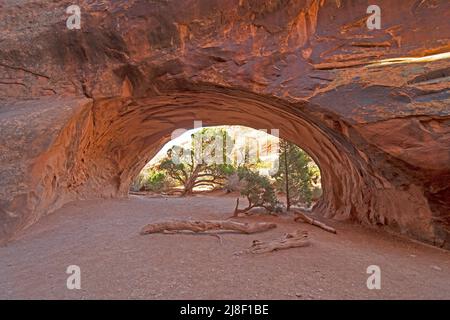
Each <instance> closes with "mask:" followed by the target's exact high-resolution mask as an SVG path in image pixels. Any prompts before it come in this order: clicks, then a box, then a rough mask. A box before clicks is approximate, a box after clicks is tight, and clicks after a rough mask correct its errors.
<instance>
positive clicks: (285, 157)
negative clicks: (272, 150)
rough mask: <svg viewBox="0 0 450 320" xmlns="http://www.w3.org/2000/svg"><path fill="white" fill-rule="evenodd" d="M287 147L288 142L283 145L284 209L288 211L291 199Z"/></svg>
mask: <svg viewBox="0 0 450 320" xmlns="http://www.w3.org/2000/svg"><path fill="white" fill-rule="evenodd" d="M287 149H288V144H287V143H286V144H285V147H284V179H285V181H286V210H287V211H289V210H290V209H291V199H290V195H289V169H288V160H287V156H288V155H287V154H288V152H287Z"/></svg>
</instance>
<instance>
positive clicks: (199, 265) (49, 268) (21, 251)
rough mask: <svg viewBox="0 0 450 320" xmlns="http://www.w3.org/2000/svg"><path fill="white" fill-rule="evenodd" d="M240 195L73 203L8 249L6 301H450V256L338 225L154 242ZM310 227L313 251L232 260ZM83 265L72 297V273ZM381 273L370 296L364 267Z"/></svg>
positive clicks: (0, 288)
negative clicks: (148, 229)
mask: <svg viewBox="0 0 450 320" xmlns="http://www.w3.org/2000/svg"><path fill="white" fill-rule="evenodd" d="M234 201H235V200H234V198H230V197H212V196H205V195H201V196H196V197H189V198H170V199H167V198H146V197H142V196H131V198H130V199H124V200H102V201H85V202H74V203H70V204H68V205H66V206H64V207H63V208H62V209H60V210H59V211H58V212H56V213H54V214H52V215H50V216H48V217H46V218H43V219H42V220H40V221H39V222H38V223H37V224H35V225H34V226H32V227H31V228H30V229H28V230H27V231H26V232H25V233H24V234H22V235H20V237H19V239H18V240H17V241H15V242H12V243H10V244H9V245H8V246H6V247H0V298H1V299H16V298H26V299H28V298H33V299H59V298H62V299H109V298H112V299H142V298H143V299H365V298H369V299H381V298H382V299H399V298H407V299H431V298H436V299H450V253H449V252H446V251H443V250H440V249H436V248H433V247H429V246H426V245H422V244H418V243H415V242H411V241H408V240H406V239H403V238H399V237H396V236H392V235H389V234H386V233H384V232H381V231H376V230H372V229H367V228H364V227H361V226H356V225H349V224H344V223H336V222H330V221H328V223H330V224H332V225H333V226H335V227H336V229H337V230H338V234H337V235H334V234H331V233H327V232H324V231H322V230H321V229H318V228H316V227H313V226H310V225H306V224H301V223H294V222H292V221H290V219H288V218H277V217H250V218H243V219H241V220H259V221H261V220H264V221H269V220H270V221H275V222H277V223H278V224H279V226H278V227H277V228H276V229H273V230H271V231H268V232H265V233H261V234H255V235H241V234H230V233H227V234H223V235H221V237H222V243H220V241H219V240H218V239H217V238H215V237H212V236H208V235H191V234H189V235H184V234H182V235H180V234H177V235H159V234H158V235H146V236H140V235H139V230H140V229H141V227H142V226H144V225H145V224H147V223H149V222H152V221H160V220H163V219H167V218H179V219H184V218H201V219H203V218H204V219H220V218H225V217H228V216H229V215H230V212H231V211H232V210H233V208H234V204H235V202H234ZM299 228H300V229H304V230H308V231H309V234H310V237H311V241H312V245H311V246H310V247H306V248H296V249H289V250H284V251H278V252H274V253H267V254H261V255H250V254H246V255H239V256H237V255H234V253H235V252H237V251H240V250H243V249H245V248H247V247H248V246H250V244H251V242H252V240H254V239H260V240H267V239H273V238H278V237H279V236H281V235H282V234H283V233H285V232H291V231H294V230H297V229H299ZM72 264H75V265H78V266H80V268H81V290H68V289H67V287H66V279H67V277H68V276H69V275H68V274H66V273H65V272H66V268H67V266H69V265H72ZM369 265H378V266H380V268H381V290H368V289H367V287H366V280H367V277H368V276H369V275H368V274H366V268H367V267H368V266H369Z"/></svg>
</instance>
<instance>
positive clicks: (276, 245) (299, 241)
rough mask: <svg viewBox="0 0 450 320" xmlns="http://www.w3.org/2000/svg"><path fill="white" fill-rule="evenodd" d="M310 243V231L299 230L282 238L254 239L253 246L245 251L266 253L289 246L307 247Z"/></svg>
mask: <svg viewBox="0 0 450 320" xmlns="http://www.w3.org/2000/svg"><path fill="white" fill-rule="evenodd" d="M309 245H310V242H309V239H308V232H307V231H301V230H298V231H296V232H293V233H286V234H285V235H284V236H283V237H281V238H280V239H275V240H271V241H259V240H254V241H253V243H252V246H251V247H250V248H248V249H247V250H244V251H243V252H244V253H255V254H256V253H266V252H272V251H277V250H283V249H289V248H299V247H307V246H309ZM238 254H239V253H238Z"/></svg>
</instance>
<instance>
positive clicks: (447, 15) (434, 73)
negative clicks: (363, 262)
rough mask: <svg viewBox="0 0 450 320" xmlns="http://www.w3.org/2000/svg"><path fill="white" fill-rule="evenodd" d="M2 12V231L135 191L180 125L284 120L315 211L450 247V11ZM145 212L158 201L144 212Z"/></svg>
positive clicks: (179, 2) (360, 6)
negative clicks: (316, 196) (308, 160)
mask: <svg viewBox="0 0 450 320" xmlns="http://www.w3.org/2000/svg"><path fill="white" fill-rule="evenodd" d="M377 4H378V5H379V6H380V8H381V14H382V15H381V18H382V20H381V22H382V25H381V30H372V31H369V30H368V29H367V27H366V18H367V14H366V9H367V6H368V4H367V2H366V1H345V0H342V1H341V0H339V1H338V0H329V1H324V0H322V1H314V0H310V1H306V0H291V1H289V0H266V1H263V0H234V1H232V0H186V1H184V0H173V1H172V0H167V1H163V0H160V1H156V0H155V1H151V0H131V1H112V2H111V3H107V2H106V1H80V6H81V13H82V16H81V30H68V29H67V28H66V19H67V17H68V15H67V14H66V13H65V9H66V7H67V6H68V5H69V4H68V3H67V2H65V1H51V2H50V1H49V2H48V3H47V2H42V1H28V2H27V1H6V2H3V3H1V4H0V6H1V10H0V30H2V31H1V34H0V98H1V100H0V130H1V136H0V152H1V154H0V155H1V157H0V223H1V225H0V233H1V237H2V239H7V238H8V237H10V236H11V235H13V234H14V232H15V231H17V230H19V229H22V228H25V227H27V226H29V225H30V224H32V223H34V222H35V221H37V220H38V219H39V218H40V217H41V216H43V215H45V214H48V213H50V212H51V211H53V210H54V209H56V208H58V207H60V206H61V205H62V204H64V203H66V202H68V201H70V200H73V199H89V198H95V197H119V196H126V195H127V191H128V187H129V184H130V181H131V180H132V178H133V177H134V176H135V175H136V174H137V173H138V172H139V170H140V169H141V168H142V166H143V165H144V164H145V163H146V162H147V161H148V160H149V159H150V158H151V157H152V156H153V155H154V154H155V153H156V151H157V150H158V148H160V147H161V146H162V143H163V142H165V141H167V140H168V139H169V136H170V133H171V132H172V130H174V129H177V128H180V127H185V128H191V127H192V125H193V120H202V121H203V123H204V124H205V125H223V124H240V125H246V126H250V127H254V128H257V129H262V128H266V129H270V128H279V129H280V134H281V136H282V137H283V138H286V139H289V140H291V141H293V142H295V143H297V144H298V145H299V146H300V147H302V148H304V149H305V150H306V151H307V152H309V153H310V154H311V155H312V157H313V158H314V159H315V160H316V162H317V163H318V164H319V166H320V168H321V170H322V174H323V181H322V184H323V187H324V195H323V198H322V200H321V201H320V203H319V204H318V205H317V206H316V208H315V210H316V211H317V212H320V213H321V214H323V215H325V216H327V217H334V218H336V219H349V220H354V221H359V222H362V223H366V224H371V225H384V226H388V227H389V228H391V229H393V230H397V231H399V232H402V233H405V234H408V235H409V236H412V237H414V238H417V239H420V240H422V241H426V242H430V243H433V244H435V245H438V246H444V247H447V248H448V247H450V237H449V228H450V226H449V225H450V216H449V213H450V184H449V181H450V107H449V101H450V99H449V91H448V89H449V86H450V85H449V78H450V60H449V52H450V42H449V38H450V3H449V2H448V1H447V0H442V1H438V0H429V1H418V0H417V1H411V0H407V1H387V0H384V1H377ZM149 209H151V208H149Z"/></svg>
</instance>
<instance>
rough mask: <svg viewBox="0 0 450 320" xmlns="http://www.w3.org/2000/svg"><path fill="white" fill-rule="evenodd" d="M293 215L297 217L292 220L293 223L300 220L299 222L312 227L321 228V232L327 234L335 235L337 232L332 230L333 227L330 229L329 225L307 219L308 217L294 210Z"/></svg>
mask: <svg viewBox="0 0 450 320" xmlns="http://www.w3.org/2000/svg"><path fill="white" fill-rule="evenodd" d="M294 213H295V214H296V215H297V216H296V217H295V218H294V221H296V222H297V221H299V220H301V221H303V222H306V223H309V224H312V225H313V226H316V227H319V228H321V229H323V230H325V231H328V232H331V233H337V232H336V229H334V228H333V227H330V226H329V225H327V224H325V223H323V222H320V221H319V220H316V219H314V218H311V217H308V216H307V215H306V214H304V213H303V212H300V211H297V210H294Z"/></svg>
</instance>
